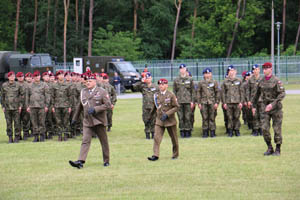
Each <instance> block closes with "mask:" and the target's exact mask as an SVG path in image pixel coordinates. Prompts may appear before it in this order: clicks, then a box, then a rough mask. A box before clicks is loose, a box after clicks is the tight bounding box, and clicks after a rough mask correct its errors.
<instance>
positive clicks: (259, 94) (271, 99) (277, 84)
mask: <svg viewBox="0 0 300 200" xmlns="http://www.w3.org/2000/svg"><path fill="white" fill-rule="evenodd" d="M262 67H263V71H264V77H263V78H262V79H261V80H260V82H259V83H258V86H257V89H256V91H255V93H254V95H253V98H252V101H251V102H252V104H253V113H254V114H255V113H256V111H257V107H258V102H259V98H261V100H262V110H261V112H262V126H261V127H262V132H263V137H264V140H265V142H266V144H267V146H268V149H267V151H266V152H265V153H264V155H265V156H269V155H275V156H279V155H280V153H281V144H282V130H281V128H282V119H283V112H282V100H283V99H284V97H285V90H284V87H283V84H282V82H281V81H280V79H279V78H277V77H276V76H275V75H273V67H272V63H270V62H266V63H264V64H263V66H262ZM271 120H272V127H273V130H274V142H275V144H276V149H275V151H274V149H273V146H272V138H271V133H270V121H271Z"/></svg>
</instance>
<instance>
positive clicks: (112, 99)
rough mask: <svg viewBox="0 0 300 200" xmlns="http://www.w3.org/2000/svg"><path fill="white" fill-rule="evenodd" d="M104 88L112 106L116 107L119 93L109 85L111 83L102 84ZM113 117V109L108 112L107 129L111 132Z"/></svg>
mask: <svg viewBox="0 0 300 200" xmlns="http://www.w3.org/2000/svg"><path fill="white" fill-rule="evenodd" d="M102 87H103V88H104V89H105V90H106V92H107V93H108V95H109V97H110V102H111V104H112V105H116V102H117V93H116V90H115V88H114V87H113V86H112V85H111V84H109V83H102ZM112 116H113V110H112V108H110V109H108V110H107V127H108V129H107V130H108V131H110V128H111V127H112Z"/></svg>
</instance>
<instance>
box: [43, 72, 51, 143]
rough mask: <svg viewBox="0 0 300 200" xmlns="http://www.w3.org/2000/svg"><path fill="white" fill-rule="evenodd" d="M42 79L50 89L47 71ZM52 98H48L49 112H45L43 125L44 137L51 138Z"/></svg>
mask: <svg viewBox="0 0 300 200" xmlns="http://www.w3.org/2000/svg"><path fill="white" fill-rule="evenodd" d="M42 79H43V81H44V83H46V84H47V85H48V87H49V91H52V84H51V83H50V77H49V73H48V72H44V73H43V74H42ZM51 104H52V98H50V107H49V112H47V113H46V118H45V126H46V133H45V136H46V139H52V135H53V130H52V124H53V123H52V117H51V115H52V112H51V110H52V107H51Z"/></svg>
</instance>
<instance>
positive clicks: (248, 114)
mask: <svg viewBox="0 0 300 200" xmlns="http://www.w3.org/2000/svg"><path fill="white" fill-rule="evenodd" d="M251 76H252V72H251V71H248V72H247V71H246V72H245V73H244V74H243V81H242V91H243V94H244V95H243V96H244V99H243V108H242V114H243V116H242V118H243V120H244V124H247V125H248V129H250V130H251V129H253V126H252V121H253V115H252V110H251V109H249V107H248V102H249V101H250V99H249V98H250V96H249V79H250V78H251Z"/></svg>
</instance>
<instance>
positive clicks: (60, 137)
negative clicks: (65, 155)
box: [58, 134, 62, 142]
mask: <svg viewBox="0 0 300 200" xmlns="http://www.w3.org/2000/svg"><path fill="white" fill-rule="evenodd" d="M58 141H59V142H61V141H62V134H58Z"/></svg>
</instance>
